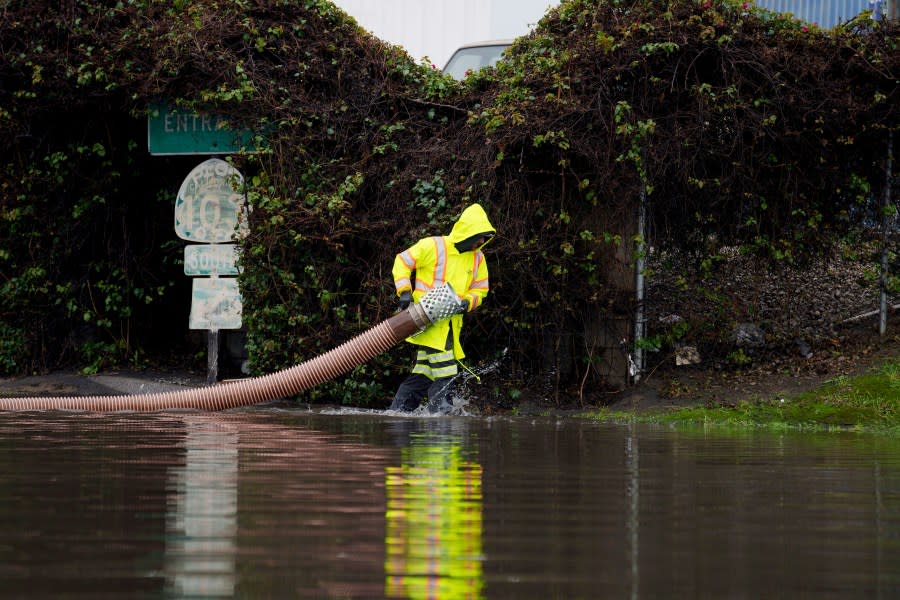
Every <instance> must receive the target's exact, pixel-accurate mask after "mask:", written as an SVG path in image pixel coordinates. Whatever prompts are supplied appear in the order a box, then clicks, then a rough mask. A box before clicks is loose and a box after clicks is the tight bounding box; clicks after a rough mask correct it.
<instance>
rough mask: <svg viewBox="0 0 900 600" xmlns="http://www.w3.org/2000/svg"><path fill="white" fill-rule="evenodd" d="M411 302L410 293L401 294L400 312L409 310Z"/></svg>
mask: <svg viewBox="0 0 900 600" xmlns="http://www.w3.org/2000/svg"><path fill="white" fill-rule="evenodd" d="M411 302H412V294H411V293H410V292H408V291H406V292H402V293H401V294H400V310H406V309H407V308H409V305H410V303H411Z"/></svg>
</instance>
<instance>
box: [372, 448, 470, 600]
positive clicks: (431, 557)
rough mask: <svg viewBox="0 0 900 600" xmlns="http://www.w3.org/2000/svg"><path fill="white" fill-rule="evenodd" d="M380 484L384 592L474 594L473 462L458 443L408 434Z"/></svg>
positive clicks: (443, 595)
mask: <svg viewBox="0 0 900 600" xmlns="http://www.w3.org/2000/svg"><path fill="white" fill-rule="evenodd" d="M423 442H424V443H423ZM385 488H386V494H387V513H386V528H385V536H386V537H385V566H384V568H385V596H387V597H389V598H398V597H400V598H412V599H417V598H481V597H482V594H483V588H484V576H483V572H482V565H481V562H482V560H483V557H482V547H481V543H482V502H483V500H482V492H481V466H480V465H478V464H477V463H474V462H470V461H466V460H464V459H463V456H462V448H461V447H460V444H459V442H456V441H450V440H447V439H445V438H443V439H437V440H425V439H422V438H420V439H414V440H413V441H412V444H411V445H410V446H408V447H406V448H403V450H402V464H401V465H400V466H399V467H388V468H387V470H386V482H385Z"/></svg>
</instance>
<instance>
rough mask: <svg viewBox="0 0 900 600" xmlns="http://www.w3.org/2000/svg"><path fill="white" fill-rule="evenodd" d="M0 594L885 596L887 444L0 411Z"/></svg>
mask: <svg viewBox="0 0 900 600" xmlns="http://www.w3.org/2000/svg"><path fill="white" fill-rule="evenodd" d="M0 531H2V534H0V597H2V598H29V599H32V598H54V599H57V598H90V599H101V598H116V599H120V598H252V599H256V598H278V599H282V598H504V599H505V598H516V599H519V598H535V599H550V598H560V599H575V598H775V597H778V598H800V597H815V598H817V599H821V598H848V597H865V598H896V597H898V595H900V441H898V440H896V439H893V438H890V437H887V436H869V435H864V434H856V433H828V434H821V433H819V434H805V433H771V432H761V431H742V432H734V431H729V432H723V431H714V430H713V431H710V430H706V431H705V430H703V429H672V428H668V427H661V426H635V425H633V424H610V423H596V422H591V421H586V420H581V419H577V418H566V419H557V418H536V419H535V418H522V417H518V418H513V417H509V418H475V417H437V418H412V417H400V416H390V415H384V414H377V413H365V412H355V413H351V412H345V411H331V412H328V411H308V410H305V409H299V408H297V409H293V408H291V409H277V408H272V407H266V408H256V409H252V410H243V411H233V412H227V413H195V412H172V413H156V414H137V413H121V414H106V415H98V414H87V413H66V412H55V413H54V412H48V413H30V414H29V413H18V414H16V413H4V414H0Z"/></svg>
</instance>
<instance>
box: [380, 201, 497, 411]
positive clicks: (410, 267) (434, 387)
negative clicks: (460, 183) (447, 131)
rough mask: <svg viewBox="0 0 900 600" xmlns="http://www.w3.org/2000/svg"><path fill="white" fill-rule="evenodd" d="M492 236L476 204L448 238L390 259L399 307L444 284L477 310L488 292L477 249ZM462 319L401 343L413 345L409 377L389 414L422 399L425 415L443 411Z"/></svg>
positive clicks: (432, 327) (409, 408)
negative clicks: (425, 410)
mask: <svg viewBox="0 0 900 600" xmlns="http://www.w3.org/2000/svg"><path fill="white" fill-rule="evenodd" d="M495 233H496V231H495V229H494V226H493V225H491V222H490V221H489V220H488V217H487V213H485V212H484V209H483V208H482V207H481V205H479V204H472V205H471V206H469V207H467V208H466V209H465V210H464V211H463V213H462V215H460V217H459V220H458V221H457V222H456V223H455V224H454V225H453V229H452V230H451V231H450V235H444V236H434V237H427V238H423V239H421V240H419V241H418V242H416V243H415V244H413V245H412V246H411V247H409V248H407V249H406V250H404V251H403V252H401V253H400V254H398V255H397V257H396V258H395V259H394V268H393V275H394V287H395V288H396V289H397V296H398V297H399V299H400V308H401V309H406V308H407V307H408V306H409V304H410V302H413V301H416V302H417V301H418V300H419V298H421V297H422V296H423V295H425V294H426V293H427V292H428V291H429V290H431V289H432V288H437V287H440V286H442V285H443V284H444V283H448V282H449V283H450V285H451V286H453V289H454V290H455V291H456V293H457V294H458V295H459V297H460V300H461V301H462V303H463V304H464V306H465V307H466V312H471V311H473V310H475V309H476V308H478V307H479V306H481V303H482V302H483V301H484V297H485V296H487V293H488V267H487V261H485V258H484V254H482V252H481V248H482V247H484V245H485V244H486V243H488V242H489V241H490V240H491V238H493V237H494V234H495ZM462 324H463V315H462V314H457V315H453V316H452V317H450V318H449V319H445V320H443V321H438V322H437V323H434V324H432V325H430V326H429V327H427V328H426V329H425V330H424V331H422V332H420V333H417V334H415V335H413V336H411V337H409V338H407V340H406V341H407V342H409V343H411V344H415V345H417V346H419V350H418V352H417V354H416V363H415V365H414V366H413V369H412V374H411V375H410V376H409V377H407V378H406V380H404V381H403V383H401V384H400V387H399V388H398V389H397V393H396V394H395V395H394V401H393V402H392V403H391V410H401V411H407V412H408V411H413V410H415V409H416V408H417V407H418V406H419V403H420V402H421V401H422V399H423V398H425V397H426V396H427V398H428V404H427V406H428V410H429V411H430V412H438V411H441V412H445V411H446V410H447V409H448V408H449V407H450V406H451V405H452V402H450V400H449V397H448V395H449V391H450V390H449V384H450V382H451V381H452V379H453V378H454V377H455V376H456V374H457V373H458V370H457V361H458V360H461V359H462V358H464V357H465V353H464V352H463V349H462V345H461V344H460V342H459V332H460V330H461V329H462Z"/></svg>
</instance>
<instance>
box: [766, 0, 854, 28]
mask: <svg viewBox="0 0 900 600" xmlns="http://www.w3.org/2000/svg"><path fill="white" fill-rule="evenodd" d="M755 4H756V5H757V6H759V7H762V8H765V9H767V10H771V11H775V12H780V13H793V15H794V16H795V17H797V18H798V19H801V20H803V21H806V22H807V23H815V24H816V25H818V26H819V27H822V28H824V29H830V28H831V27H834V26H835V25H837V24H838V23H845V22H847V21H849V20H850V19H852V18H853V17H855V16H856V15H858V14H859V13H861V12H862V11H864V10H868V9H869V8H870V6H869V0H756V2H755Z"/></svg>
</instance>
